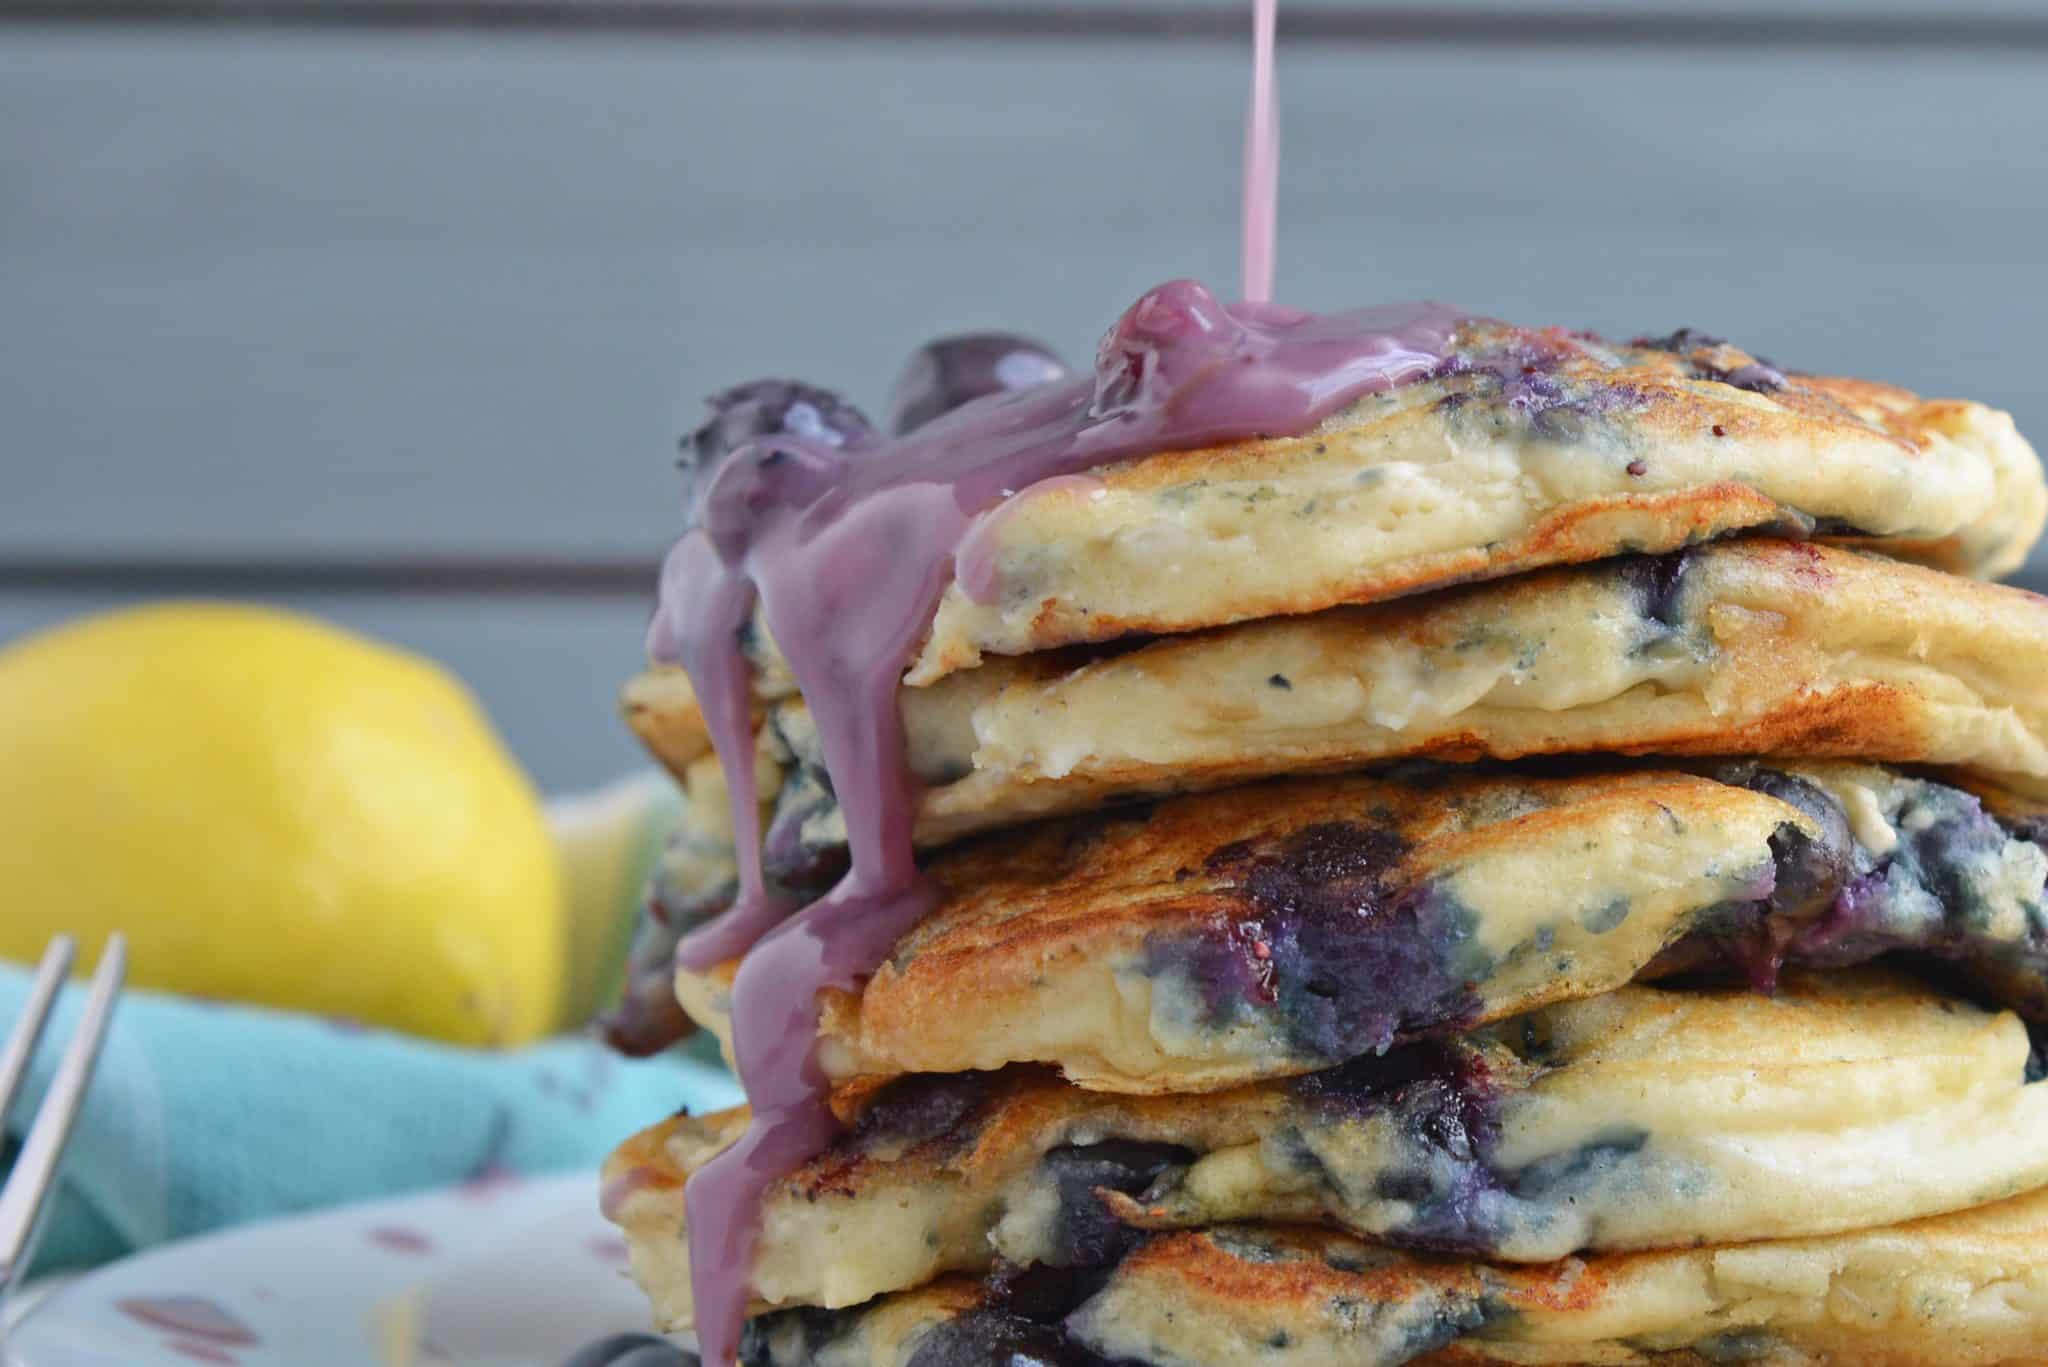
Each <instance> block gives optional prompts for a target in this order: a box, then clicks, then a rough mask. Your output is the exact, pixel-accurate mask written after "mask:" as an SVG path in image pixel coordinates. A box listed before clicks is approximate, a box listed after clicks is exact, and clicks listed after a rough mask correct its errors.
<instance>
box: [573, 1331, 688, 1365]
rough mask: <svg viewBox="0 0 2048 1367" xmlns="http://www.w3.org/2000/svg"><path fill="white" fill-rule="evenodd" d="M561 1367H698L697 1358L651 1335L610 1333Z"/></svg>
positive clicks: (665, 1340)
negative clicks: (607, 1336)
mask: <svg viewBox="0 0 2048 1367" xmlns="http://www.w3.org/2000/svg"><path fill="white" fill-rule="evenodd" d="M562 1367H698V1359H697V1355H696V1354H695V1353H692V1352H688V1351H686V1350H684V1349H682V1348H678V1347H676V1345H674V1344H673V1343H670V1342H669V1341H668V1340H667V1339H664V1338H656V1337H655V1336H654V1335H652V1334H613V1335H612V1336H611V1337H610V1338H608V1339H600V1340H598V1341H597V1342H596V1343H593V1344H591V1345H590V1346H589V1347H587V1348H584V1349H583V1350H582V1351H580V1352H578V1353H577V1354H576V1355H575V1356H574V1357H572V1358H570V1359H569V1360H568V1361H567V1362H565V1363H563V1364H562Z"/></svg>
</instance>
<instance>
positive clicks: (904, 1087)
mask: <svg viewBox="0 0 2048 1367" xmlns="http://www.w3.org/2000/svg"><path fill="white" fill-rule="evenodd" d="M2030 1048H2031V1045H2030V1041H2029V1038H2028V1033H2027V1030H2026V1028H2025V1027H2024V1026H2023V1025H2022V1024H2021V1022H2020V1021H2019V1019H2018V1018H2017V1017H2015V1016H2013V1015H2012V1014H2010V1013H1998V1012H1991V1011H1986V1010H1982V1009H1979V1008H1975V1007H1971V1006H1967V1005H1964V1004H1962V1003H1959V1002H1956V1001H1954V1000H1952V999H1951V998H1949V997H1947V996H1944V995H1943V994H1941V993H1939V992H1936V991H1933V990H1930V989H1928V988H1926V987H1923V986H1921V985H1919V984H1917V983H1915V982H1913V981H1912V980H1910V979H1906V978H1902V977H1899V976H1896V975H1893V974H1889V973H1880V972H1876V971H1873V970H1854V971H1844V972H1841V973H1837V974H1834V975H1830V976H1829V977H1827V978H1825V979H1822V978H1808V977H1795V978H1793V979H1791V980H1790V981H1788V983H1787V984H1786V986H1785V989H1784V990H1783V991H1782V992H1781V993H1780V994H1779V995H1778V996H1777V997H1775V998H1763V997H1758V996H1755V995H1752V994H1749V993H1747V992H1741V991H1719V992H1705V991H1666V990H1661V989H1657V988H1647V987H1628V988H1623V989H1620V990H1619V991H1616V992H1613V993H1609V994H1606V995H1603V996H1600V997H1596V998H1591V999H1588V1000H1582V1001H1576V1002H1569V1003H1564V1004H1561V1005H1558V1006H1553V1007H1547V1008H1545V1009H1543V1010H1541V1011H1537V1012H1533V1013H1531V1014H1529V1015H1527V1016H1523V1017H1519V1018H1516V1019H1513V1020H1510V1021H1507V1022H1503V1023H1501V1024H1499V1025H1496V1026H1493V1027H1489V1028H1487V1029H1484V1030H1481V1031H1477V1032H1474V1033H1472V1034H1470V1035H1467V1036H1464V1037H1461V1038H1457V1039H1453V1040H1447V1041H1432V1042H1424V1043H1418V1044H1411V1045H1405V1046H1401V1047H1400V1048H1397V1049H1395V1050H1393V1051H1392V1052H1390V1053H1388V1054H1386V1055H1384V1056H1378V1057H1374V1056H1367V1057H1364V1058H1360V1059H1357V1060H1354V1061H1353V1062H1351V1063H1348V1064H1345V1065H1342V1066H1341V1067H1339V1068H1336V1069H1331V1070H1326V1071H1324V1072H1320V1073H1315V1074H1310V1075H1308V1076H1306V1077H1302V1078H1296V1079H1292V1080H1288V1081H1284V1082H1267V1083H1260V1084H1255V1085H1252V1086H1250V1087H1245V1088H1240V1089H1237V1090H1233V1091H1229V1092H1224V1093H1218V1094H1180V1095H1164V1096H1149V1097H1126V1096H1116V1095H1111V1094H1105V1093H1100V1092H1087V1091H1083V1090H1081V1089H1079V1088H1076V1087H1073V1086H1071V1085H1070V1084H1067V1083H1063V1082H1061V1081H1059V1080H1058V1079H1057V1078H1056V1077H1054V1076H1053V1075H1052V1074H1050V1073H1048V1072H1046V1071H1044V1070H1039V1069H1011V1070H1007V1071H1005V1072H1001V1073H964V1074H955V1075H950V1076H947V1075H923V1076H918V1077H910V1078H904V1079H900V1080H898V1081H896V1082H894V1083H891V1084H888V1085H886V1086H883V1087H880V1088H860V1089H854V1090H852V1091H849V1092H843V1093H841V1095H840V1097H839V1098H838V1104H839V1106H840V1108H841V1111H842V1115H843V1116H844V1117H845V1119H846V1120H847V1121H848V1124H849V1128H848V1129H847V1131H846V1132H845V1134H844V1135H842V1137H841V1138H840V1139H839V1140H838V1141H837V1142H836V1143H835V1144H834V1145H833V1146H832V1147H831V1148H829V1149H827V1150H826V1151H825V1152H824V1153H823V1154H821V1155H820V1156H819V1157H817V1158H816V1159H813V1160H812V1161H811V1162H809V1163H808V1164H806V1165H804V1166H803V1167H801V1168H799V1169H797V1171H796V1172H795V1173H794V1174H792V1175H791V1176H789V1177H788V1178H786V1179H784V1180H782V1181H780V1182H778V1183H777V1184H776V1185H774V1186H773V1187H771V1188H770V1189H769V1194H768V1197H767V1200H766V1202H765V1206H764V1211H763V1224H762V1231H763V1232H762V1236H761V1243H760V1246H759V1251H758V1254H757V1260H756V1263H755V1266H754V1275H753V1284H754V1287H755V1289H756V1292H757V1294H758V1295H759V1296H760V1297H761V1299H762V1301H763V1303H764V1304H767V1305H822V1306H828V1307H837V1306H845V1305H853V1304H858V1303H860V1302H862V1301H865V1300H868V1299H870V1298H871V1297H873V1296H876V1295H879V1294H883V1293H886V1292H892V1291H899V1290H906V1289H910V1288H913V1287H916V1286H920V1285H923V1284H924V1283H925V1282H927V1281H929V1280H931V1279H932V1278H934V1277H936V1276H940V1275H943V1274H945V1273H948V1272H959V1271H967V1272H974V1273H977V1274H979V1273H982V1272H986V1271H987V1270H989V1268H990V1266H991V1265H992V1261H993V1260H994V1259H997V1258H1000V1259H1001V1260H1002V1261H1003V1262H1005V1263H1007V1264H1012V1265H1016V1266H1026V1267H1028V1266H1035V1265H1039V1264H1045V1265H1050V1266H1058V1267H1074V1266H1088V1265H1094V1264H1098V1263H1100V1262H1102V1261H1104V1260H1105V1259H1108V1258H1111V1257H1113V1256H1115V1253H1116V1251H1117V1250H1118V1249H1121V1248H1123V1247H1127V1246H1129V1245H1130V1244H1131V1243H1132V1242H1133V1241H1134V1240H1136V1239H1137V1238H1138V1237H1139V1236H1140V1234H1141V1233H1142V1232H1145V1231H1158V1230H1168V1229H1179V1228H1196V1227H1202V1226H1207V1225H1210V1224H1215V1223H1219V1222H1227V1221H1238V1220H1280V1221H1286V1222H1300V1223H1315V1224H1318V1225H1330V1226H1336V1227H1342V1228H1344V1229H1347V1230H1350V1231H1352V1232H1354V1233H1357V1234H1361V1235H1365V1236H1369V1237H1372V1238H1375V1239H1378V1240H1381V1241H1384V1242H1387V1243H1390V1244H1396V1245H1400V1246H1405V1247H1415V1248H1424V1249H1433V1250H1439V1251H1454V1252H1461V1253H1468V1254H1473V1255H1476V1256H1483V1257H1487V1258H1491V1259H1498V1260H1508V1261H1517V1262H1531V1261H1550V1260H1553V1259H1556V1258H1560V1257H1564V1256H1566V1255H1568V1254H1571V1253H1573V1252H1575V1251H1578V1250H1582V1249H1599V1250H1616V1249H1640V1248H1659V1247H1671V1246H1679V1245H1688V1244H1696V1243H1702V1242H1726V1241H1736V1240H1751V1239H1760V1238H1777V1237H1784V1236H1793V1235H1809V1234H1820V1233H1829V1232H1833V1231H1837V1230H1843V1229H1855V1228H1865V1227H1869V1226H1873V1225H1879V1224H1889V1223H1893V1222H1896V1221H1899V1220H1904V1219H1912V1218H1915V1217H1918V1216H1923V1215H1928V1214H1932V1213H1937V1212H1941V1211H1946V1210H1954V1209H1959V1208H1961V1207H1964V1206H1969V1205H1975V1204H1980V1203H1982V1202H1985V1201H1990V1200H1996V1199H1999V1198H2002V1197H2005V1196H2009V1195H2012V1194H2015V1193H2017V1192H2021V1191H2027V1190H2031V1189H2033V1188H2035V1187H2038V1186H2042V1185H2048V1086H2042V1085H2038V1084H2036V1083H2033V1082H2030V1081H2029V1078H2030V1077H2032V1076H2034V1073H2035V1070H2036V1068H2037V1065H2038V1062H2039V1061H2038V1060H2036V1059H2033V1058H2031V1057H2030ZM745 1121H746V1112H745V1111H744V1110H736V1111H729V1112H723V1113H720V1114H717V1115H712V1116H707V1117H703V1118H693V1117H675V1118H672V1119H670V1120H669V1121H666V1122H664V1123H663V1124H661V1125H659V1126H657V1127H655V1128H654V1129H652V1130H649V1131H647V1132H645V1133H643V1134H641V1135H640V1136H638V1137H636V1138H635V1139H633V1140H630V1141H628V1142H627V1144H626V1145H624V1146H623V1147H622V1148H621V1149H620V1150H619V1152H618V1153H616V1154H615V1155H614V1156H613V1158H612V1160H611V1162H610V1163H609V1165H608V1167H607V1190H608V1192H609V1193H610V1195H609V1200H608V1208H609V1210H610V1212H611V1213H612V1214H613V1216H614V1218H615V1219H617V1220H618V1221H619V1223H620V1224H621V1225H623V1227H624V1228H625V1229H626V1231H627V1234H628V1238H629V1242H630V1244H631V1245H632V1248H633V1253H634V1265H635V1268H636V1271H637V1273H638V1275H639V1276H640V1279H641V1280H642V1282H643V1284H645V1285H646V1286H647V1288H648V1290H649V1292H650V1294H651V1295H652V1296H653V1297H654V1299H655V1301H656V1304H657V1306H658V1307H659V1309H660V1312H661V1315H662V1317H663V1318H664V1320H666V1321H668V1322H670V1323H680V1322H684V1321H686V1320H687V1319H688V1317H689V1308H688V1290H687V1288H688V1277H687V1275H686V1262H687V1256H686V1253H685V1248H686V1242H685V1240H684V1239H683V1238H682V1237H681V1235H680V1231H681V1228H682V1225H683V1203H682V1184H683V1182H684V1181H685V1180H686V1179H687V1177H688V1176H689V1174H691V1173H692V1172H694V1171H696V1170H698V1169H699V1168H701V1167H702V1166H703V1165H704V1164H705V1163H706V1162H708V1161H709V1160H710V1159H711V1158H712V1157H713V1156H714V1155H715V1154H716V1153H718V1152H719V1151H720V1150H722V1149H723V1148H724V1147H725V1146H726V1145H727V1144H729V1143H730V1142H732V1141H733V1140H734V1139H736V1138H737V1137H738V1135H739V1133H740V1131H741V1130H742V1129H743V1128H744V1126H745Z"/></svg>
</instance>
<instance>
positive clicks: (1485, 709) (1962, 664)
mask: <svg viewBox="0 0 2048 1367" xmlns="http://www.w3.org/2000/svg"><path fill="white" fill-rule="evenodd" d="M2043 678H2048V599H2043V598H2040V597H2038V596H2036V595H2033V594H2030V593H2025V592H2022V591H2020V590H2017V589H2010V588H2002V587H1997V586H1992V585H1985V584H1977V583H1972V582H1969V581H1965V580H1960V579H1957V578H1954V577H1953V576H1949V575H1943V574H1938V573H1936V572H1934V571H1931V570H1927V569H1924V568H1922V567H1919V566H1915V565H1908V564H1903V563H1900V562H1897V561H1893V560H1887V559H1882V558H1879V557H1876V556H1872V555H1866V554H1860V553H1856V552H1852V551H1845V550H1834V549H1828V548H1824V547H1819V546H1814V545H1810V544H1795V543H1788V542H1781V541H1742V542H1728V543H1721V544H1717V545H1713V546H1707V547H1701V548H1698V549H1695V550H1692V551H1688V552H1682V553H1677V554H1674V555H1667V556H1661V557H1628V558H1622V559H1619V560H1612V561H1606V562H1602V563H1599V564H1594V565H1585V566H1576V567H1573V568H1569V569H1559V570H1551V571H1546V572H1543V573H1538V574H1531V575H1526V576H1522V577H1520V578H1516V579H1512V580H1505V581H1500V582H1494V583H1486V584H1478V585H1472V586H1469V587H1466V588H1460V589H1450V590H1446V591H1443V592H1440V593H1435V594H1429V595H1426V596H1423V597H1418V598H1413V599H1407V600H1403V601H1400V602H1394V603H1383V604H1378V605H1375V606H1371V607H1344V608H1333V609H1330V610H1328V611H1324V612H1319V613H1313V614H1309V615H1305V616H1297V617H1278V618H1272V619H1269V620H1264V621H1257V622H1247V623H1242V624H1240V625H1237V626H1233V627H1227V628H1223V629H1220V630H1216V631H1210V632H1202V633H1197V634H1193V635H1185V636H1175V637H1167V638H1163V639H1160V640H1156V641H1152V642H1150V643H1148V644H1144V645H1140V646H1138V647H1137V648H1135V649H1125V650H1120V651H1112V652H1094V653H1091V654H1088V655H1086V656H1083V657H1076V656H1074V655H1072V654H1062V653H1053V654H1045V655H1035V656H1027V657H1023V658H1017V659H1002V660H990V661H989V662H988V663H986V664H984V665H983V666H982V667H981V668H979V669H973V670H968V671H965V672H963V673H959V674H955V675H953V676H951V677H950V678H947V679H945V680H943V681H942V682H940V683H938V684H935V685H933V686H932V687H929V688H905V689H904V690H902V693H901V706H902V712H903V716H904V719H905V722H906V729H907V733H908V741H909V752H910V753H909V763H910V766H911V770H912V772H913V774H914V775H915V776H916V778H917V779H918V781H919V782H920V783H921V784H922V785H923V793H922V798H921V801H920V805H919V811H918V823H917V829H918V836H919V838H920V840H921V841H922V842H923V843H924V844H926V845H928V846H929V845H933V844H938V843H943V842H944V841H947V840H950V839H954V838H956V837H958V836H960V835H963V834H967V833H970V832H973V831H976V830H982V829H988V828H992V827H997V826H1002V825H1008V824H1014V823H1016V822H1018V821H1022V820H1026V819H1031V818H1035V817H1041V816H1045V815H1050V814H1055V813H1059V812H1067V811H1078V810H1085V809H1089V808H1093V807H1097V806H1100V805H1102V804H1103V803H1105V802H1107V801H1110V800H1113V799H1117V798H1121V797H1128V796H1133V795H1145V794H1156V793H1161V792H1170V791H1176V790H1185V789H1194V788H1206V787H1219V786H1223V785H1225V784H1230V783H1240V782H1244V781H1247V780H1251V779H1257V778H1262V777H1266V776H1270V775H1275V774H1301V773H1306V772H1315V771H1331V770H1341V769H1350V768H1358V767H1360V766H1363V765H1367V764H1373V763H1383V762H1386V761H1389V760H1395V759H1402V758H1412V757H1431V758H1440V759H1450V760H1476V759H1486V758H1493V759H1514V758H1519V757H1523V756H1530V755H1559V754H1585V753H1594V752H1607V753H1619V754H1628V755H1642V754H1666V755H1772V754H1787V755H1807V756H1831V757H1840V758H1851V759H1875V760H1888V761H1895V762H1900V763H1916V764H1945V765H1966V766H1973V767H1976V768H1980V769H1983V770H1985V771H1987V772H1993V773H2002V774H2007V775H2016V776H2019V777H2032V778H2034V779H2037V780H2040V779H2048V692H2044V690H2043V689H2042V688H2041V686H2040V681H2041V680H2042V679H2043ZM757 684H758V686H759V688H760V690H761V699H760V702H761V707H762V712H763V725H764V726H765V727H766V728H768V729H769V730H770V731H771V732H772V734H773V736H774V738H775V742H776V743H777V744H778V745H780V746H781V747H782V748H783V750H784V751H785V752H786V753H787V755H788V759H789V764H790V766H791V768H792V769H794V770H795V771H796V772H797V774H798V776H799V778H801V779H803V780H804V784H803V785H802V786H799V787H798V788H797V789H795V791H793V793H792V795H791V799H790V801H789V802H786V803H785V804H784V809H783V810H782V811H780V812H779V813H778V816H777V821H776V823H775V833H773V834H771V837H770V843H771V846H773V845H774V844H775V843H776V842H777V840H778V839H779V840H780V841H781V842H782V843H783V844H785V845H789V844H799V845H801V846H802V847H804V848H806V849H809V850H812V851H815V850H817V849H818V848H819V847H821V846H825V845H830V844H831V843H833V842H834V841H836V840H842V839H843V825H841V824H839V822H840V818H839V817H838V816H837V814H836V813H834V812H833V811H831V810H830V809H831V807H832V806H833V799H832V793H831V785H830V783H829V779H827V777H826V776H825V775H824V773H823V763H822V758H821V755H820V751H819V748H818V745H817V739H816V735H815V732H814V730H813V728H812V727H811V725H810V722H809V718H808V715H807V713H806V710H805V708H804V706H803V703H802V700H801V699H799V698H797V697H795V696H794V695H793V691H792V690H790V689H788V688H787V686H786V680H785V681H781V682H778V676H777V675H776V674H775V673H774V672H773V671H768V672H764V673H762V674H760V675H759V676H758V677H757ZM693 707H694V704H693V703H692V702H691V701H690V700H689V694H688V690H687V687H686V686H683V685H681V684H680V683H678V682H677V676H676V675H674V674H672V673H668V674H663V673H656V674H653V675H650V676H647V677H646V678H645V679H644V680H643V681H640V682H636V684H635V685H633V686H632V687H631V688H629V691H628V699H627V709H628V717H629V719H630V720H632V722H633V724H634V725H635V727H636V728H637V729H638V730H639V731H640V733H641V735H642V736H643V738H645V739H646V740H647V741H648V742H649V744H650V745H651V746H652V747H653V748H654V749H655V751H656V753H657V754H658V755H659V756H660V757H661V758H663V759H664V760H665V761H666V762H668V763H669V764H670V766H671V767H672V768H674V769H675V770H676V771H677V772H679V773H680V772H683V771H684V770H685V769H686V768H687V766H688V764H690V763H692V762H694V761H695V760H696V759H697V758H699V757H700V756H701V755H702V754H703V752H704V749H705V742H704V740H703V737H702V732H701V723H700V722H693Z"/></svg>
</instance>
